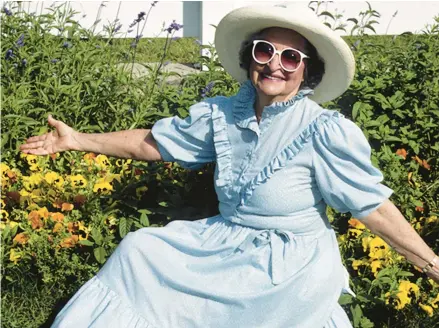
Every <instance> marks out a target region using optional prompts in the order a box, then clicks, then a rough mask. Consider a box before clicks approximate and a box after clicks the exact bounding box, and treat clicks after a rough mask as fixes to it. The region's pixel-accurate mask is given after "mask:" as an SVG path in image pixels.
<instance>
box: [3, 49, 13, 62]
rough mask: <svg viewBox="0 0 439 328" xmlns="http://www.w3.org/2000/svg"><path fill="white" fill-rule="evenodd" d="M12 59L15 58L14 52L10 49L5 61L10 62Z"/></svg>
mask: <svg viewBox="0 0 439 328" xmlns="http://www.w3.org/2000/svg"><path fill="white" fill-rule="evenodd" d="M12 57H14V52H13V51H12V49H9V50H8V51H6V55H5V59H6V60H9V59H11V58H12Z"/></svg>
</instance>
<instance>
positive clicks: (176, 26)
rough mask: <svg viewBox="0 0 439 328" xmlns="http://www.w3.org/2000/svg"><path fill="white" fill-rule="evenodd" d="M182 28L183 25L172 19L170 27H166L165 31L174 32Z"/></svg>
mask: <svg viewBox="0 0 439 328" xmlns="http://www.w3.org/2000/svg"><path fill="white" fill-rule="evenodd" d="M181 28H183V25H181V24H178V23H177V22H176V21H175V19H174V20H173V21H172V23H171V25H169V27H168V28H165V31H167V32H168V33H172V32H173V31H178V30H180V29H181Z"/></svg>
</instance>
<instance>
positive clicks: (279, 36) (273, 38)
mask: <svg viewBox="0 0 439 328" xmlns="http://www.w3.org/2000/svg"><path fill="white" fill-rule="evenodd" d="M262 39H263V40H266V41H269V42H271V43H272V44H273V45H274V46H275V47H276V49H277V50H280V51H282V50H283V49H285V48H294V49H297V50H300V51H301V52H303V53H305V54H306V51H305V44H306V42H305V39H304V38H303V37H302V36H301V35H300V34H298V33H297V32H295V31H293V30H290V29H285V28H280V27H272V28H268V29H266V30H264V31H263V33H262ZM279 59H280V58H279V55H275V56H274V58H273V59H272V60H271V61H270V62H269V63H267V64H258V63H257V62H255V61H254V60H253V58H252V62H251V64H250V69H249V73H250V80H251V81H252V83H253V85H254V86H255V88H256V90H257V93H258V97H259V101H260V102H262V103H263V104H265V105H268V104H270V103H273V102H277V101H285V100H288V99H289V98H291V97H293V96H294V95H296V94H297V92H298V91H299V87H300V84H301V83H302V81H303V72H304V69H305V65H306V63H305V61H304V62H302V64H301V65H300V67H299V68H298V69H297V70H296V71H294V72H287V71H285V70H284V69H283V68H282V67H281V65H280V62H279Z"/></svg>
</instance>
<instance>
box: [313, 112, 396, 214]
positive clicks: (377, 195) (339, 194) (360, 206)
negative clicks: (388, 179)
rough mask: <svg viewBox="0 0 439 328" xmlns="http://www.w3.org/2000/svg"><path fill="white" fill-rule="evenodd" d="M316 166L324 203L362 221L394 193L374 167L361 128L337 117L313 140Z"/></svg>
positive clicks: (326, 124) (322, 128) (322, 127)
mask: <svg viewBox="0 0 439 328" xmlns="http://www.w3.org/2000/svg"><path fill="white" fill-rule="evenodd" d="M314 148H315V152H314V153H313V163H314V169H315V178H316V182H317V186H318V188H319V190H320V192H321V194H322V196H323V199H324V200H325V202H326V203H327V204H328V205H329V206H331V207H333V208H335V209H336V210H337V211H339V212H342V213H345V212H351V213H352V215H353V216H354V217H356V218H362V217H364V216H366V215H368V214H370V213H371V212H373V211H374V210H376V209H377V208H378V207H379V206H380V205H381V204H382V203H383V202H384V201H385V200H386V199H388V198H389V197H390V195H391V194H392V192H393V191H392V190H391V189H390V188H388V187H386V186H384V185H383V184H381V181H382V180H383V175H382V174H381V172H380V171H379V170H378V169H377V168H376V167H374V166H373V165H372V163H371V159H370V155H371V148H370V145H369V143H368V141H367V139H366V137H365V136H364V134H363V132H362V131H361V129H360V128H359V127H358V126H357V125H355V123H353V122H352V121H350V120H348V119H346V118H344V117H341V116H336V117H333V118H332V119H331V120H329V121H328V122H327V123H325V124H323V125H322V126H321V127H320V128H319V130H318V133H316V134H315V137H314Z"/></svg>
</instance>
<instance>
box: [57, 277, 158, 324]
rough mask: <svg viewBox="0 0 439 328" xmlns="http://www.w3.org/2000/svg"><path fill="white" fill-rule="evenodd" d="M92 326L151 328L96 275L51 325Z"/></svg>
mask: <svg viewBox="0 0 439 328" xmlns="http://www.w3.org/2000/svg"><path fill="white" fill-rule="evenodd" d="M84 305H86V306H85V307H84ZM91 326H93V327H108V326H112V327H127V328H154V327H153V326H152V325H151V324H150V323H149V322H148V321H147V320H146V319H145V318H144V317H142V316H141V315H140V314H139V313H138V312H137V311H136V310H135V309H134V308H133V307H132V306H131V305H130V304H128V303H126V301H125V300H122V298H121V297H120V296H119V295H118V294H117V293H116V292H114V291H113V290H112V289H110V288H109V287H108V286H107V285H105V284H104V283H103V282H102V281H101V280H100V279H99V278H98V277H97V276H94V277H93V278H91V279H90V280H89V281H88V282H87V283H85V284H84V285H83V286H82V287H81V288H80V289H79V291H78V292H77V293H76V294H75V295H74V296H73V297H72V298H71V299H70V301H69V302H68V303H67V304H66V306H65V307H64V308H63V309H62V310H61V312H60V313H59V314H58V315H57V317H56V319H55V321H54V323H53V325H52V328H67V327H91Z"/></svg>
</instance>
